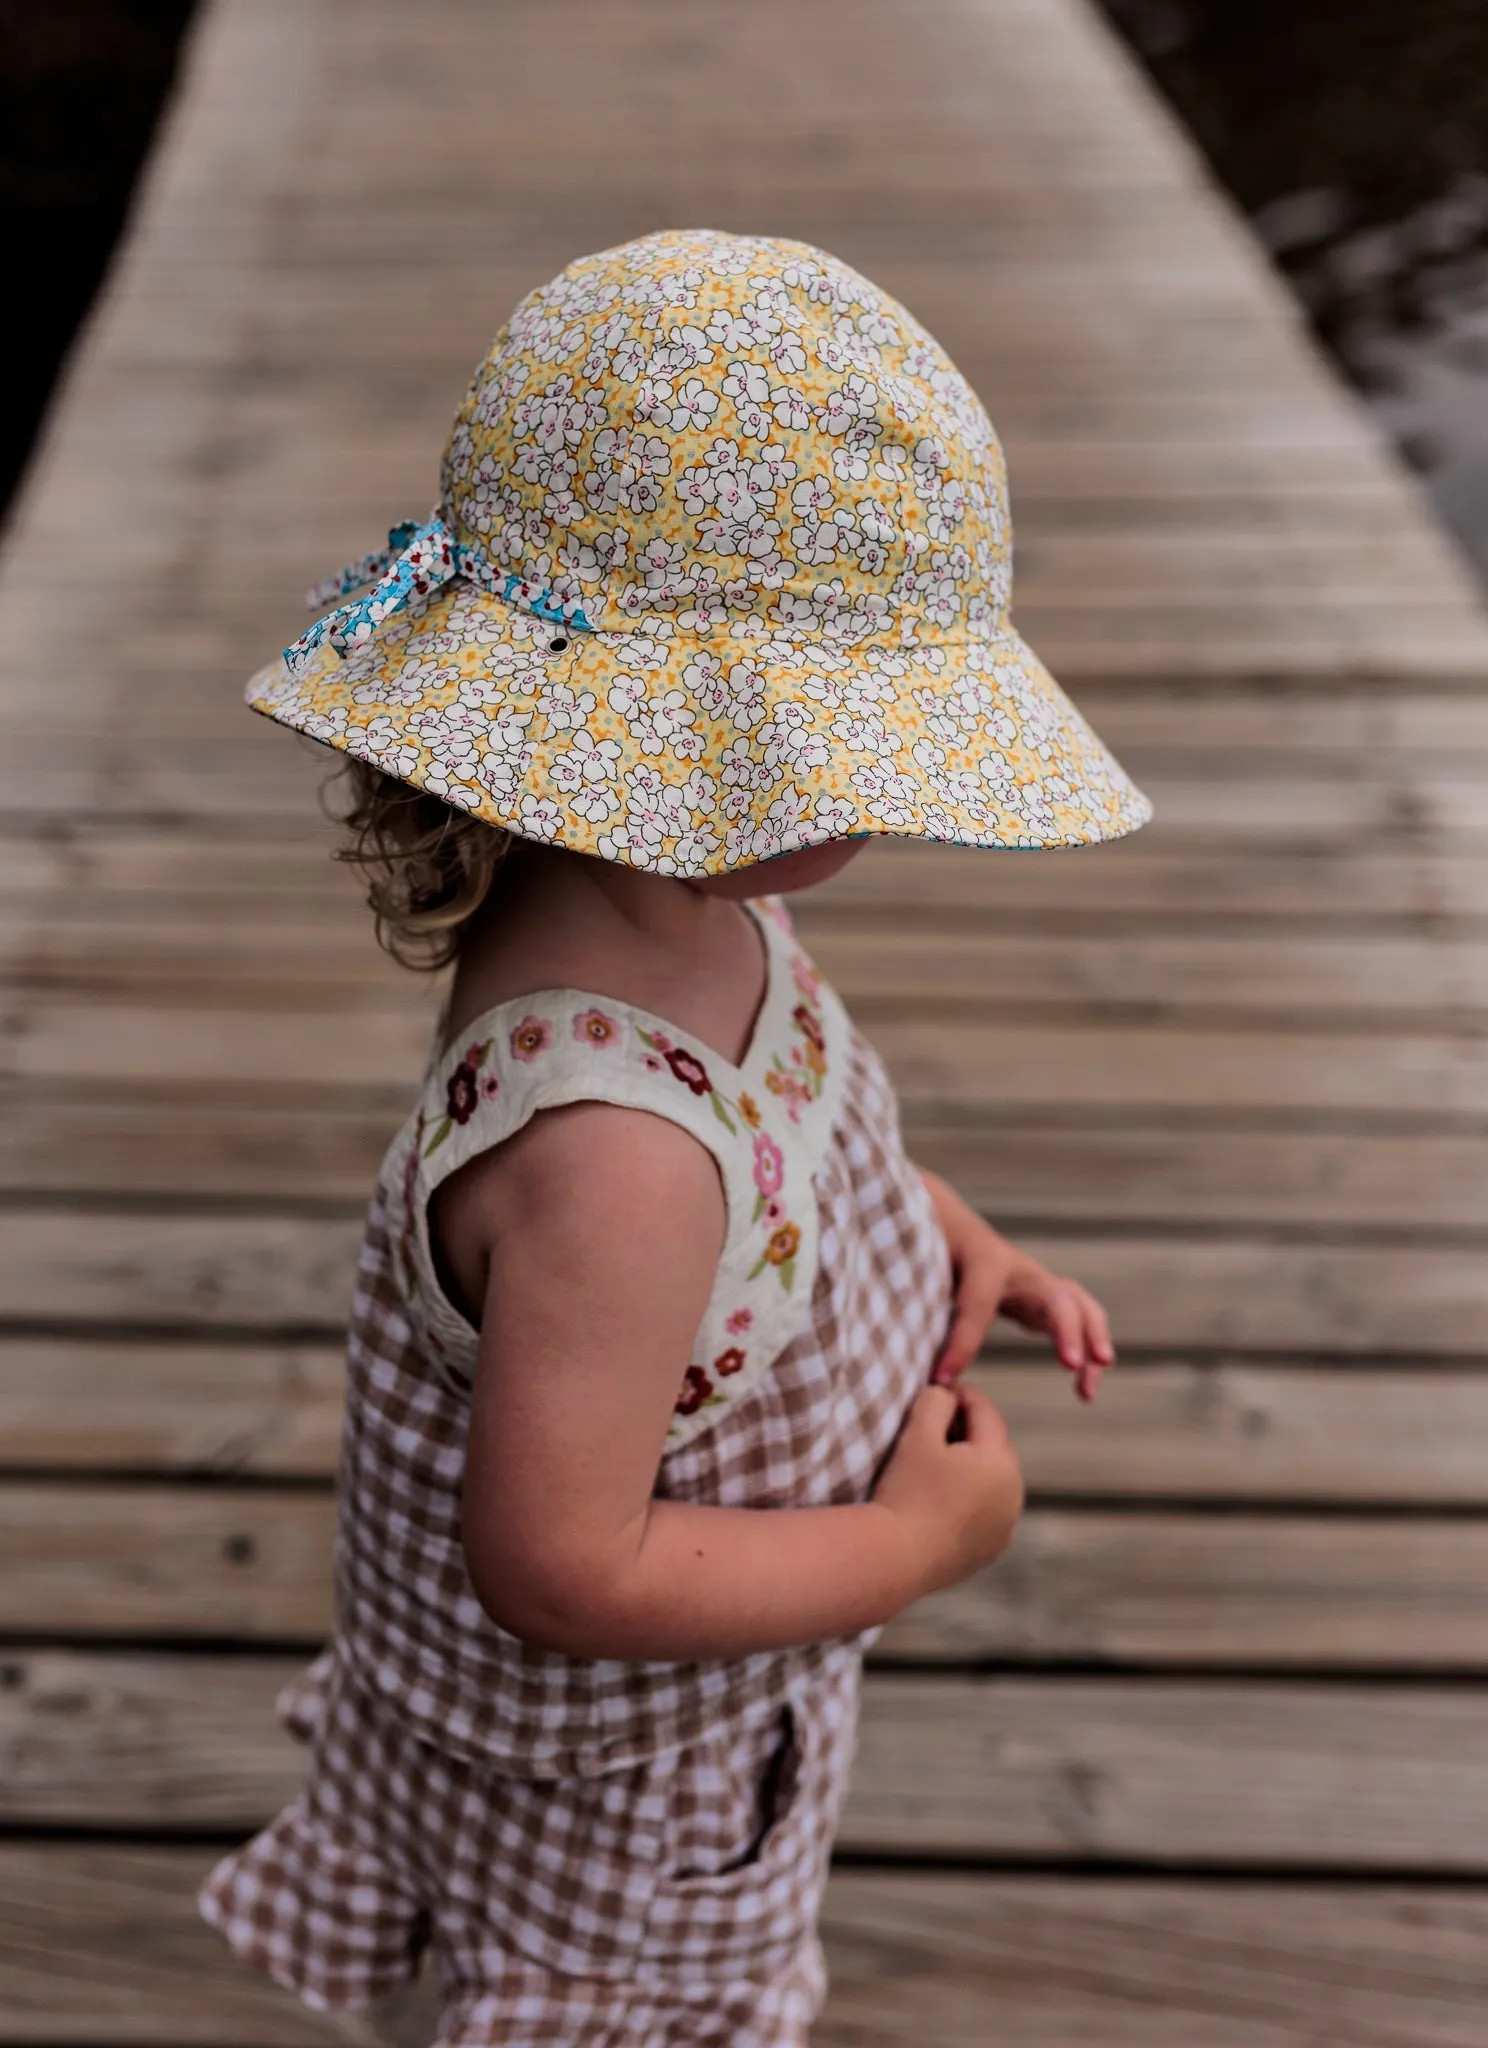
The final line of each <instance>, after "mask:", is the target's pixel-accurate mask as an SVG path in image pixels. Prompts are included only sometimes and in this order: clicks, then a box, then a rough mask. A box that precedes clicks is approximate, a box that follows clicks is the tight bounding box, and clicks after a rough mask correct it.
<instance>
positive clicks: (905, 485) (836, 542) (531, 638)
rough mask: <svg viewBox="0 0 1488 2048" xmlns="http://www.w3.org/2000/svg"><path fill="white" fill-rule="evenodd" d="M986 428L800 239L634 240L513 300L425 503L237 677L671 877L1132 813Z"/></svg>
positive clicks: (530, 821) (908, 321) (370, 755)
mask: <svg viewBox="0 0 1488 2048" xmlns="http://www.w3.org/2000/svg"><path fill="white" fill-rule="evenodd" d="M1011 564H1012V527H1011V521H1010V517H1009V512H1008V502H1007V481H1006V472H1005V468H1004V465H1003V460H1002V453H1001V450H1000V448H999V446H998V443H997V438H996V436H995V434H994V433H993V430H992V425H991V422H990V421H989V419H988V417H987V414H986V412H985V411H984V409H983V407H982V405H981V403H980V401H979V400H978V399H977V397H976V394H975V393H974V392H973V391H972V389H971V387H970V386H969V385H968V383H967V382H966V380H965V378H964V377H963V376H962V375H961V374H960V372H959V371H958V370H957V369H956V367H955V365H954V364H953V363H952V362H951V360H950V358H949V357H948V356H947V355H946V353H945V351H944V350H943V349H942V348H941V347H940V346H939V344H938V343H937V342H935V341H934V340H933V339H932V337H931V336H930V335H929V334H927V333H926V331H925V329H924V328H923V327H921V326H920V325H919V323H918V322H917V321H916V320H915V319H914V318H913V317H912V316H911V315H910V314H909V313H907V312H906V311H905V310H904V308H903V307H902V306H900V305H898V304H897V303H896V302H895V301H894V300H893V299H891V298H889V297H888V296H887V295H886V294H885V293H883V292H881V291H880V290H879V289H878V288H877V287H876V286H875V285H873V284H870V283H869V281H868V280H867V279H866V278H864V277H861V276H859V274H858V273H857V272H856V271H854V270H851V269H849V268H848V266H847V265H846V264H844V263H840V262H838V261H837V260H836V258H834V257H831V256H828V255H825V254H823V252H822V251H821V250H819V249H814V248H811V247H809V246H808V245H806V244H804V243H800V242H787V241H776V240H770V239H763V238H757V237H752V236H741V235H727V234H718V233H713V232H709V231H695V232H686V233H669V234H657V235H648V236H646V237H645V238H644V239H642V240H640V241H636V242H629V243H626V244H625V245H623V246H622V247H620V248H618V249H611V250H607V251H605V252H603V253H602V254H600V255H597V256H587V257H584V258H582V259H581V260H580V261H579V262H576V263H573V264H571V265H570V266H569V267H568V269H567V270H565V271H563V272H562V274H561V275H560V276H559V277H557V278H555V279H554V280H553V282H552V283H551V284H548V285H545V286H543V287H542V288H541V290H539V291H535V292H533V293H532V294H531V295H530V296H529V297H528V298H526V299H524V300H523V302H522V304H521V305H520V306H519V307H518V308H517V310H516V312H515V313H514V314H513V315H512V318H511V320H510V322H509V323H508V325H507V326H506V327H505V328H503V329H502V331H501V333H500V334H498V336H497V337H496V340H495V342H494V343H493V345H492V347H491V350H490V353H489V354H488V355H487V357H486V359H485V361H484V362H483V363H482V364H481V366H480V368H479V370H478V371H477V372H476V375H475V378H474V381H473V382H472V384H471V386H470V390H469V392H468V393H467V395H466V397H465V400H464V402H463V404H462V405H461V407H460V410H459V412H458V414H457V415H456V418H455V423H454V427H453V429H452V431H451V434H450V438H449V442H448V445H447V447H446V449H445V455H444V464H443V472H442V480H441V491H440V501H439V505H438V507H437V509H436V511H435V512H434V513H433V515H432V516H431V517H430V518H429V519H428V520H426V521H424V522H422V523H417V524H415V523H413V522H410V523H409V524H407V525H405V526H402V527H398V528H395V529H394V530H393V532H392V533H391V534H390V535H389V536H388V546H387V548H386V549H385V550H382V551H380V552H379V553H377V554H373V555H369V556H368V557H367V558H366V559H365V560H364V561H362V562H359V563H357V564H355V565H353V566H352V567H351V568H349V569H347V570H345V571H343V572H342V574H341V575H340V576H338V577H335V578H333V579H331V581H330V582H329V583H328V584H325V585H322V586H320V587H319V588H318V589H317V590H316V591H313V592H312V593H311V603H312V605H317V606H318V605H324V604H329V603H331V602H332V601H333V600H335V599H342V598H345V597H347V595H348V594H349V593H350V592H351V591H354V590H356V589H359V588H361V587H362V586H364V585H366V584H372V585H373V587H372V589H371V590H370V591H369V593H368V594H367V595H366V596H364V597H362V598H359V599H356V600H354V601H352V602H349V603H342V604H340V605H339V607H338V608H337V609H336V610H334V611H332V612H330V613H329V614H328V615H327V616H325V617H323V618H321V619H319V620H318V621H317V622H316V624H315V625H314V626H312V627H311V628H310V630H309V632H307V633H306V634H305V635H304V637H303V638H302V639H301V640H299V641H297V642H296V643H295V645H294V646H293V647H291V648H288V649H287V650H286V651H285V653H284V655H283V657H282V658H281V659H280V660H278V661H276V662H274V663H273V664H271V665H270V666H269V667H268V668H266V669H264V670H263V671H262V672H261V673H260V674H258V675H257V676H255V677H254V678H253V681H252V682H251V683H250V684H249V686H248V701H249V703H250V704H251V705H252V706H253V707H254V709H255V710H258V711H261V712H264V713H266V714H267V715H268V716H269V717H270V718H274V719H277V720H278V721H280V722H281V723H282V724H284V725H288V726H292V727H294V728H295V729H296V730H298V731H300V732H304V733H308V734H310V735H311V736H312V737H313V738H314V739H317V740H320V741H323V742H324V743H325V744H327V745H328V746H331V747H335V748H339V749H341V750H343V751H344V752H346V753H348V754H351V755H355V756H356V757H357V758H358V759H360V760H362V761H366V762H369V763H371V764H372V765H373V766H375V767H377V768H380V769H382V770H384V771H385V772H386V773H387V774H389V775H392V776H395V777H397V778H399V779H400V780H402V781H404V782H408V783H411V784H413V785H414V786H416V787H417V788H419V789H423V790H427V791H429V792H431V793H432V794H433V795H435V796H438V797H440V798H442V799H443V800H444V801H445V802H446V803H448V804H451V805H455V806H458V807H459V808H460V809H461V810H464V811H468V812H471V813H472V814H474V815H475V816H476V817H479V818H482V819H485V820H486V821H487V822H488V823H490V824H492V825H496V826H502V827H504V828H506V829H507V830H509V831H511V832H513V833H516V834H518V835H519V836H521V837H524V838H527V839H533V840H542V841H547V842H550V843H554V844H558V845H562V846H565V847H570V848H573V849H574V850H576V851H578V852H582V853H589V854H597V855H600V856H601V857H603V858H605V859H609V860H616V861H621V862H624V863H625V864H627V865H629V866H631V867H636V868H647V869H652V870H656V871H658V872H661V873H666V874H681V875H700V874H716V873H720V872H722V871H724V870H727V869H729V868H734V867H739V866H743V865H747V864H750V863H753V862H757V861H761V860H766V859H769V858H770V857H771V856H773V855H775V854H780V853H785V852H790V851H793V850H795V849H797V848H800V847H804V846H811V845H816V844H820V843H822V842H824V841H827V840H832V839H841V838H847V837H851V836H855V835H860V834H865V833H868V834H890V835H895V836H902V837H908V838H916V839H928V840H936V841H940V842H942V843H948V844H952V845H961V846H982V847H1058V846H1083V845H1090V844H1093V843H1095V842H1097V841H1100V840H1107V839H1116V838H1120V837H1121V836H1122V835H1123V834H1125V833H1128V832H1131V831H1134V830H1135V829H1136V828H1137V827H1138V826H1140V825H1142V824H1144V823H1145V822H1146V820H1147V819H1148V817H1149V816H1150V815H1151V807H1150V805H1149V804H1148V802H1147V799H1146V798H1145V797H1144V796H1143V795H1142V794H1141V793H1140V791H1138V790H1137V789H1136V788H1135V787H1134V786H1133V784H1132V783H1131V781H1130V780H1129V779H1128V777H1127V776H1126V774H1125V772H1124V771H1123V769H1122V768H1121V766H1120V765H1119V763H1118V762H1117V761H1116V760H1115V759H1114V758H1113V756H1112V755H1111V754H1110V753H1109V752H1108V751H1107V749H1106V748H1105V747H1104V746H1103V745H1102V743H1101V741H1100V740H1099V739H1098V738H1097V737H1096V735H1095V733H1094V732H1093V731H1092V730H1091V728H1090V727H1089V725H1088V724H1087V723H1086V722H1085V720H1084V719H1083V718H1082V717H1081V716H1080V714H1079V712H1078V711H1077V710H1076V709H1075V707H1074V706H1073V705H1072V704H1071V703H1070V701H1069V699H1068V698H1067V697H1066V696H1065V695H1064V693H1063V691H1061V690H1060V688H1059V686H1058V685H1057V684H1056V683H1055V682H1054V680H1053V678H1052V677H1051V676H1050V675H1049V673H1048V671H1047V670H1046V669H1045V668H1044V666H1043V664H1042V663H1041V662H1040V661H1039V659H1038V657H1037V655H1036V654H1034V652H1033V650H1032V649H1031V648H1030V647H1029V646H1028V645H1027V644H1026V642H1024V641H1023V640H1022V639H1021V638H1020V637H1019V635H1018V634H1017V633H1016V632H1015V631H1014V629H1013V626H1012V622H1011V618H1010V615H1009V599H1010V593H1011V583H1012V570H1011Z"/></svg>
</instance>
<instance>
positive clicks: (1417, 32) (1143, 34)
mask: <svg viewBox="0 0 1488 2048" xmlns="http://www.w3.org/2000/svg"><path fill="white" fill-rule="evenodd" d="M1104 5H1105V9H1106V12H1107V13H1108V15H1109V16H1110V17H1111V19H1112V21H1113V22H1114V23H1115V25H1116V26H1117V27H1118V28H1119V29H1120V30H1121V32H1122V33H1123V34H1124V35H1125V36H1126V38H1127V40H1128V41H1129V42H1130V43H1131V44H1132V46H1133V48H1134V49H1135V50H1136V51H1137V53H1138V55H1139V56H1140V57H1141V58H1142V60H1143V62H1144V64H1145V65H1146V67H1147V69H1148V71H1149V73H1150V74H1151V76H1152V78H1153V79H1154V80H1155V82H1156V83H1157V85H1158V86H1159V87H1160V88H1161V89H1162V91H1163V92H1164V93H1165V94H1166V95H1167V96H1168V98H1169V99H1170V100H1171V101H1172V103H1173V105H1174V106H1175V107H1176V109H1177V111H1178V113H1179V114H1180V115H1181V117H1182V119H1183V121H1184V123H1185V125H1186V126H1187V127H1188V128H1189V129H1190V131H1191V132H1192V133H1193V135H1194V137H1195V138H1196V140H1197V141H1198V144H1199V146H1200V148H1201V149H1202V150H1203V151H1204V153H1205V154H1206V155H1207V157H1208V158H1209V161H1210V163H1211V164H1212V165H1213V167H1214V169H1215V171H1216V172H1217V174H1218V176H1219V178H1220V180H1221V182H1222V183H1223V184H1225V185H1226V186H1228V188H1229V190H1230V191H1231V192H1232V193H1233V194H1234V195H1235V197H1236V198H1237V199H1238V200H1239V202H1240V204H1241V205H1242V206H1243V207H1244V209H1245V211H1246V212H1247V213H1248V214H1249V215H1250V217H1251V219H1252V221H1253V222H1254V224H1255V226H1256V228H1257V230H1258V231H1259V233H1260V234H1261V236H1262V238H1263V240H1264V241H1265V242H1266V244H1267V246H1268V247H1269V248H1270V250H1271V252H1272V255H1273V256H1274V258H1275V260H1276V262H1277V263H1278V264H1279V265H1280V267H1281V269H1282V271H1283V272H1284V274H1285V275H1286V277H1287V278H1288V279H1289V281H1290V282H1291V285H1292V287H1293V289H1294V290H1295V291H1296V293H1297V295H1298V297H1299V298H1300V299H1301V300H1302V303H1303V304H1304V306H1305V307H1306V308H1307V311H1308V313H1309V315H1310V316H1311V318H1312V321H1313V324H1314V326H1315V327H1316V329H1317V332H1318V333H1319V335H1320V336H1321V337H1322V339H1323V341H1324V342H1325V343H1326V344H1327V346H1328V348H1329V349H1330V350H1331V351H1332V353H1333V355H1334V356H1335V357H1336V358H1337V360H1338V362H1339V363H1340V364H1341V366H1342V367H1343V369H1344V370H1345V372H1346V373H1347V374H1348V376H1349V377H1350V378H1351V379H1352V380H1353V381H1354V382H1355V383H1356V384H1357V385H1358V386H1359V387H1360V389H1361V390H1362V391H1363V392H1364V393H1365V394H1366V396H1367V397H1368V398H1369V400H1370V403H1371V404H1372V405H1373V407H1374V408H1375V410H1376V411H1377V413H1378V415H1379V417H1380V419H1381V421H1382V422H1383V423H1384V425H1385V426H1386V427H1387V428H1388V430H1389V431H1390V432H1391V433H1392V434H1393V435H1394V436H1395V438H1396V440H1397V441H1398V442H1399V444H1400V447H1401V448H1402V450H1403V452H1404V453H1405V454H1406V456H1407V458H1408V459H1409V460H1410V461H1411V462H1412V463H1413V464H1414V465H1415V467H1416V468H1417V469H1418V470H1419V471H1420V472H1421V475H1422V478H1423V480H1424V481H1425V483H1426V485H1427V487H1428V489H1429V490H1430V492H1431V495H1432V497H1433V498H1434V499H1435V501H1436V504H1437V506H1438V508H1439V510H1440V512H1441V514H1442V517H1443V518H1444V519H1445V520H1446V522H1447V523H1448V525H1449V526H1451V527H1452V528H1453V530H1454V531H1455V533H1456V534H1457V537H1458V539H1459V541H1460V542H1461V544H1462V546H1463V547H1464V548H1465V549H1466V551H1467V553H1468V554H1469V555H1470V557H1471V558H1472V560H1473V561H1474V562H1475V564H1476V566H1477V568H1478V571H1479V573H1480V574H1481V575H1482V576H1483V577H1484V579H1485V580H1488V0H1104Z"/></svg>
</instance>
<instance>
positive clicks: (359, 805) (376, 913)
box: [329, 758, 512, 974]
mask: <svg viewBox="0 0 1488 2048" xmlns="http://www.w3.org/2000/svg"><path fill="white" fill-rule="evenodd" d="M337 780H338V781H339V782H340V784H341V792H340V801H339V802H338V801H336V799H335V798H333V799H332V801H331V804H330V806H329V807H330V809H331V811H332V815H333V816H335V817H336V818H337V819H338V821H339V822H340V823H341V824H342V825H343V826H344V827H345V829H346V833H347V838H346V841H345V843H344V844H343V845H341V846H339V847H337V849H336V853H335V858H336V859H337V860H344V861H348V862H350V863H351V864H352V865H353V866H355V867H359V868H361V869H362V871H363V873H364V875H365V877H366V883H367V903H368V906H369V908H370V909H371V912H372V915H373V917H374V918H375V919H376V920H377V943H378V944H379V945H380V946H381V947H382V948H383V950H384V952H387V953H390V954H391V955H392V957H393V958H394V959H395V960H396V961H397V962H398V963H399V965H400V966H403V967H411V968H414V969H416V970H418V971H420V972H423V973H429V974H433V973H437V972H438V971H439V969H441V968H443V967H448V966H449V965H450V963H451V962H452V961H453V960H455V959H456V958H457V957H458V955H459V952H460V946H461V942H462V940H463V938H464V935H465V929H466V927H467V926H468V924H469V923H470V920H471V919H472V918H473V917H474V916H475V913H476V912H477V911H478V910H479V909H480V907H481V905H482V904H483V903H484V902H485V900H486V897H487V896H488V895H489V894H490V891H491V885H492V883H493V882H494V881H495V879H496V875H497V871H498V870H499V868H500V867H501V864H502V862H503V861H504V860H505V858H506V855H507V851H508V849H509V848H510V846H511V837H512V835H511V834H510V833H509V832H506V831H503V830H502V828H501V827H500V826H499V825H487V824H485V823H484V822H483V821H482V820H481V819H479V818H472V817H471V816H470V815H469V813H468V812H466V811H457V810H454V809H453V808H452V807H451V806H450V805H449V804H446V803H443V802H441V801H440V799H439V798H438V797H437V796H430V795H429V794H428V793H427V792H426V791H424V790H421V789H415V788H414V787H413V786H412V785H411V784H410V783H407V782H399V781H398V780H397V778H396V777H395V776H392V775H384V774H383V772H382V770H381V769H380V768H373V767H371V766H370V765H369V764H368V763H367V762H365V761H358V760H356V759H355V758H348V759H347V761H346V762H345V764H344V766H343V768H342V770H341V774H340V776H339V777H338V778H337Z"/></svg>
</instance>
